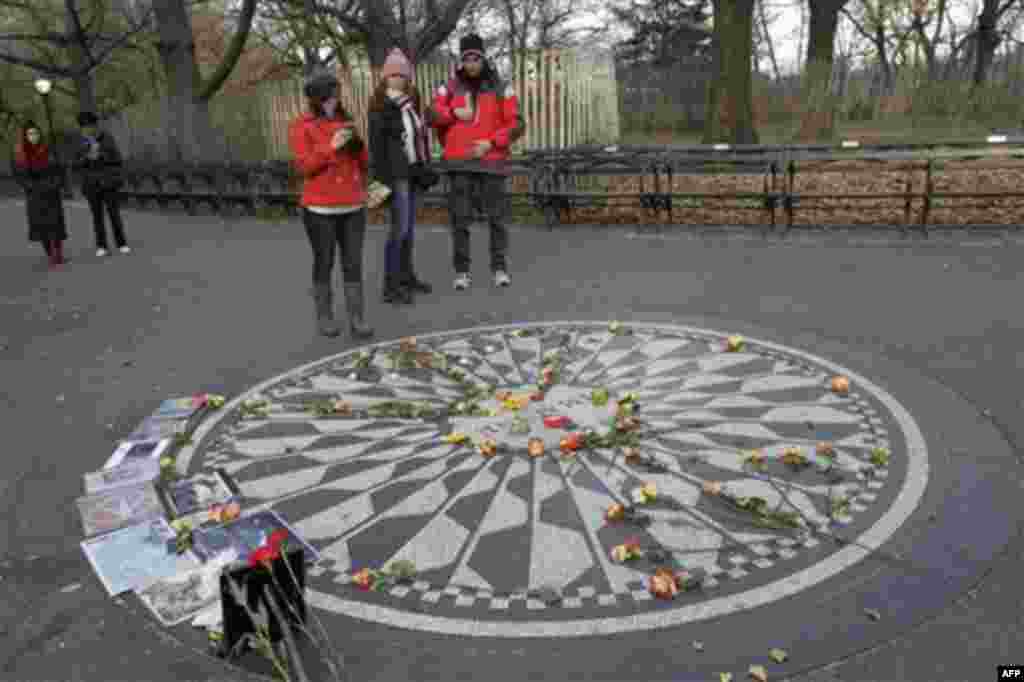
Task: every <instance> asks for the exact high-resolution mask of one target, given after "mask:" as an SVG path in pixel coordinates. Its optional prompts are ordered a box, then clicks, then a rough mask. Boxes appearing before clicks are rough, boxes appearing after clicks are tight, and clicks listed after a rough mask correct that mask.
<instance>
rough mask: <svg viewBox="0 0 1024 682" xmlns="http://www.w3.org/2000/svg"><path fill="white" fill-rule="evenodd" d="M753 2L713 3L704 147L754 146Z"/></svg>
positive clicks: (755, 131)
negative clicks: (710, 63)
mask: <svg viewBox="0 0 1024 682" xmlns="http://www.w3.org/2000/svg"><path fill="white" fill-rule="evenodd" d="M753 18H754V0H716V2H715V9H714V48H713V49H714V66H713V71H712V73H714V78H713V79H712V81H711V82H710V83H709V84H708V91H707V119H706V120H705V122H704V144H714V143H717V142H727V143H730V144H757V143H758V136H757V130H756V129H755V128H754V114H753V99H752V88H753V82H752V81H753V78H752V75H751V52H752V48H753V28H754V26H753Z"/></svg>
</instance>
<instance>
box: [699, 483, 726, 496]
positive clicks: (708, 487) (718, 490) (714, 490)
mask: <svg viewBox="0 0 1024 682" xmlns="http://www.w3.org/2000/svg"><path fill="white" fill-rule="evenodd" d="M703 488H704V494H705V495H712V496H717V495H721V494H722V484H721V483H719V482H718V481H705V482H704V486H703Z"/></svg>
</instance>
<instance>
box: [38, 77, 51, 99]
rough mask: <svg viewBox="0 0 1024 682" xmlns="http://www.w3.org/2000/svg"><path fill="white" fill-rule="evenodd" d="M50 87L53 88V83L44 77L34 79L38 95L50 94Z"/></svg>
mask: <svg viewBox="0 0 1024 682" xmlns="http://www.w3.org/2000/svg"><path fill="white" fill-rule="evenodd" d="M51 88H53V83H52V82H51V81H49V80H48V79H46V78H40V79H38V80H37V81H36V92H38V93H39V94H40V95H48V94H50V90H51Z"/></svg>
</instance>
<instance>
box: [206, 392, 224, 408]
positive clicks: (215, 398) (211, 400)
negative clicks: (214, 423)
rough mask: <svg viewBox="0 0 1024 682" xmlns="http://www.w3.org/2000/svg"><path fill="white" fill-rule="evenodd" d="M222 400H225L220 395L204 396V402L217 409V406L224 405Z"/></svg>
mask: <svg viewBox="0 0 1024 682" xmlns="http://www.w3.org/2000/svg"><path fill="white" fill-rule="evenodd" d="M224 402H225V398H224V396H222V395H213V394H210V395H207V396H206V404H207V405H209V406H210V407H212V408H214V409H217V408H219V407H224Z"/></svg>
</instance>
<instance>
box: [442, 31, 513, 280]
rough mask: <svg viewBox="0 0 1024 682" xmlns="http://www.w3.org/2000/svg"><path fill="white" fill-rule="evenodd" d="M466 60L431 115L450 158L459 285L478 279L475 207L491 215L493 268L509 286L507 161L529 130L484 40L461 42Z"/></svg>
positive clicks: (445, 86)
mask: <svg viewBox="0 0 1024 682" xmlns="http://www.w3.org/2000/svg"><path fill="white" fill-rule="evenodd" d="M459 53H460V56H461V61H462V64H461V66H460V67H459V68H458V70H457V71H456V72H455V76H454V78H452V79H451V80H450V81H448V83H446V84H442V85H441V86H440V87H439V88H438V89H437V91H436V92H435V93H434V102H433V106H432V107H431V108H430V109H429V110H428V111H427V119H428V121H429V122H430V124H431V125H432V126H433V127H434V128H436V129H437V131H438V136H439V137H440V139H441V142H442V144H443V145H444V156H443V158H444V160H445V161H448V162H450V163H449V165H450V167H451V171H450V173H449V175H450V180H451V185H450V187H451V195H450V196H449V212H450V215H451V222H452V246H453V251H454V254H453V261H454V265H455V288H456V289H458V290H463V289H467V288H469V286H470V284H471V283H472V279H471V276H470V250H469V226H470V224H471V223H472V222H473V216H474V210H479V211H480V212H482V213H483V214H484V215H485V216H487V223H488V225H489V226H490V231H491V240H490V241H491V244H490V246H491V272H492V273H493V275H494V284H495V286H499V287H507V286H508V285H509V284H510V283H511V279H510V278H509V276H508V264H507V261H506V252H507V251H508V230H507V229H506V228H505V220H506V217H507V216H506V214H507V207H508V201H507V197H506V195H505V175H506V173H505V171H504V169H503V167H502V166H503V162H504V161H505V160H507V159H508V156H509V148H510V147H511V146H512V143H513V142H515V141H516V140H518V139H519V138H520V137H521V136H522V134H523V128H524V126H523V119H522V117H521V116H520V114H519V100H518V98H517V97H516V95H515V91H514V90H513V89H512V87H511V86H510V85H507V84H505V83H502V82H501V79H500V78H499V77H498V74H497V73H495V71H494V68H493V67H492V66H491V64H490V63H489V62H488V61H487V60H486V59H485V57H484V42H483V39H481V38H480V36H478V35H476V34H470V35H467V36H465V37H464V38H463V39H462V40H461V41H460V42H459Z"/></svg>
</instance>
